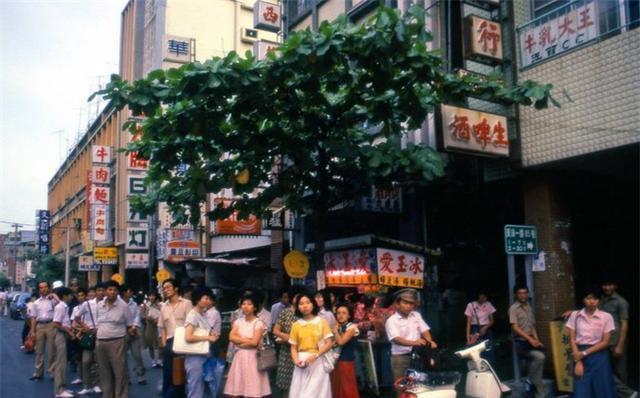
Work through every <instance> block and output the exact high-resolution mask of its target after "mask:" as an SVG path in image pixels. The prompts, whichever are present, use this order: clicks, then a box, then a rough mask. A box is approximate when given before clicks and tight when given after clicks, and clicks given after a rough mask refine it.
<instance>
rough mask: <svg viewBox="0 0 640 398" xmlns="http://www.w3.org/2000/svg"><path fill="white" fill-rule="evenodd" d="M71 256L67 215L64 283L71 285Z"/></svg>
mask: <svg viewBox="0 0 640 398" xmlns="http://www.w3.org/2000/svg"><path fill="white" fill-rule="evenodd" d="M70 262H71V259H70V256H69V218H68V217H67V246H66V249H65V251H64V285H65V286H69V268H70V265H71V264H70Z"/></svg>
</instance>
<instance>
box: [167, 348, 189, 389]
mask: <svg viewBox="0 0 640 398" xmlns="http://www.w3.org/2000/svg"><path fill="white" fill-rule="evenodd" d="M174 341H175V340H174ZM172 365H173V368H172V370H173V373H172V374H171V384H173V385H174V386H183V385H185V384H186V379H187V371H186V369H185V368H184V357H183V356H175V357H173V361H172Z"/></svg>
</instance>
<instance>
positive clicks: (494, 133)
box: [439, 105, 509, 156]
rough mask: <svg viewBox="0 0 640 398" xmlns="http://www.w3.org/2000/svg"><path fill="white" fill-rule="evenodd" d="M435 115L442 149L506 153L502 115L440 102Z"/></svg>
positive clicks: (506, 146)
mask: <svg viewBox="0 0 640 398" xmlns="http://www.w3.org/2000/svg"><path fill="white" fill-rule="evenodd" d="M439 116H440V122H441V123H440V124H441V131H442V145H443V146H444V149H445V150H453V151H460V152H473V153H475V154H479V155H486V156H509V132H508V131H507V118H506V117H505V116H500V115H495V114H493V113H487V112H480V111H476V110H473V109H466V108H460V107H456V106H449V105H442V106H441V110H440V115H439Z"/></svg>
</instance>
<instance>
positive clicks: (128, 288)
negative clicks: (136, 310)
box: [120, 283, 133, 293]
mask: <svg viewBox="0 0 640 398" xmlns="http://www.w3.org/2000/svg"><path fill="white" fill-rule="evenodd" d="M127 290H131V292H133V288H132V287H131V286H130V285H127V284H126V283H123V284H122V286H120V293H124V292H126V291H127Z"/></svg>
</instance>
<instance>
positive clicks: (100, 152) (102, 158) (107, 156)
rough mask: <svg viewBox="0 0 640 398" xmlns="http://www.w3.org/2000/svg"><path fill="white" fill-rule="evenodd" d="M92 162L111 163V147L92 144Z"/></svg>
mask: <svg viewBox="0 0 640 398" xmlns="http://www.w3.org/2000/svg"><path fill="white" fill-rule="evenodd" d="M91 163H102V164H105V163H111V147H109V146H106V145H91Z"/></svg>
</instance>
